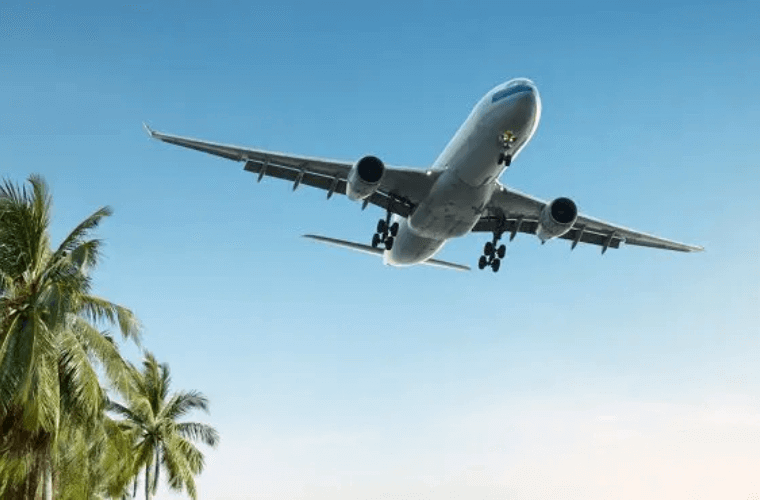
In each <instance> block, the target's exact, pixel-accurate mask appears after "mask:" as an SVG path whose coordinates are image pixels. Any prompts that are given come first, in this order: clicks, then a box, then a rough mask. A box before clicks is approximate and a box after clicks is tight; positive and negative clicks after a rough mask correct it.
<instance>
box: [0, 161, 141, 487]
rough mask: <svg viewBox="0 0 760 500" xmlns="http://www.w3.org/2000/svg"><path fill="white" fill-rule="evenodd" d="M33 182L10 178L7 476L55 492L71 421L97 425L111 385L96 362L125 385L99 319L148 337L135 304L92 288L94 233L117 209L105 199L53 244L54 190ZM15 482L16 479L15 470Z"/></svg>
mask: <svg viewBox="0 0 760 500" xmlns="http://www.w3.org/2000/svg"><path fill="white" fill-rule="evenodd" d="M28 181H29V184H30V185H31V189H27V188H26V187H25V186H24V187H18V186H16V185H15V184H13V183H12V182H10V181H8V180H6V181H4V182H3V183H0V431H2V432H0V457H3V459H2V462H1V463H0V483H4V482H5V479H9V478H10V479H13V484H12V485H10V486H8V485H7V484H6V486H8V488H11V489H13V490H14V491H16V492H17V493H19V494H20V495H22V496H24V497H30V496H36V495H37V493H38V492H39V491H40V490H42V496H43V498H45V499H49V498H52V493H53V481H54V478H53V474H54V466H55V461H56V456H55V455H56V446H55V443H56V442H57V439H58V436H59V435H60V432H61V425H62V421H65V422H67V423H70V424H71V425H85V426H87V425H92V424H93V423H94V422H96V421H97V420H98V419H99V418H100V417H101V416H102V414H103V409H104V406H105V403H104V402H105V400H106V399H105V392H104V390H103V389H102V387H101V385H100V382H99V380H98V377H97V372H96V367H95V366H94V365H93V362H95V363H96V364H97V365H100V368H101V369H102V370H103V372H104V373H105V374H106V376H107V377H108V378H109V379H110V381H111V382H112V383H113V384H115V386H116V387H117V388H120V389H122V390H126V388H127V387H128V385H127V384H128V379H129V377H128V373H129V370H128V369H127V365H126V363H125V362H124V360H123V359H122V357H121V355H120V354H119V351H118V348H117V345H116V343H115V342H114V341H113V339H112V338H111V337H110V336H108V334H107V333H106V332H105V331H101V330H100V329H99V328H98V326H99V325H104V324H111V325H114V324H115V325H118V327H119V330H120V331H121V334H122V336H123V337H124V338H127V339H132V340H134V341H136V342H138V343H139V324H138V322H137V320H136V319H135V317H134V315H133V314H132V312H131V311H130V310H128V309H126V308H124V307H122V306H120V305H117V304H114V303H112V302H110V301H108V300H105V299H103V298H101V297H97V296H95V295H93V294H92V293H91V290H92V280H91V277H90V274H91V272H92V270H93V269H94V268H95V266H96V265H97V263H98V258H99V255H100V248H101V241H100V240H98V239H94V238H90V234H91V233H92V231H93V230H94V229H96V228H97V227H98V225H99V224H100V222H101V221H102V220H103V219H104V218H105V217H107V216H109V215H110V214H111V209H110V208H108V207H103V208H100V209H99V210H97V211H95V212H94V213H93V214H92V215H90V216H89V217H87V218H86V219H85V220H84V221H82V222H81V223H80V224H79V225H78V226H77V227H75V228H74V230H73V231H71V233H69V234H68V236H66V237H65V238H64V239H63V241H62V242H61V244H60V245H59V246H58V247H57V248H56V249H55V250H53V249H52V248H51V245H50V237H49V226H50V217H51V205H52V202H51V196H50V193H49V190H48V187H47V185H46V183H45V182H44V180H43V179H42V178H41V177H39V176H36V175H32V176H30V177H29V179H28ZM9 483H10V480H9Z"/></svg>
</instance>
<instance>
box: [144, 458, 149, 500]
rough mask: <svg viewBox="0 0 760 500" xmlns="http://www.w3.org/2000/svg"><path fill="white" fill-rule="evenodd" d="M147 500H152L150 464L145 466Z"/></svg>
mask: <svg viewBox="0 0 760 500" xmlns="http://www.w3.org/2000/svg"><path fill="white" fill-rule="evenodd" d="M145 500H150V462H147V463H146V464H145Z"/></svg>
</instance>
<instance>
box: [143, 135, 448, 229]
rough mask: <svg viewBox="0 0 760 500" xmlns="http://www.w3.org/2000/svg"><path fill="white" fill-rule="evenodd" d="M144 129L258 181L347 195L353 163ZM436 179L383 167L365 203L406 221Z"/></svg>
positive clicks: (415, 172)
mask: <svg viewBox="0 0 760 500" xmlns="http://www.w3.org/2000/svg"><path fill="white" fill-rule="evenodd" d="M143 126H144V127H145V130H146V131H147V132H148V134H149V135H150V136H151V137H152V138H154V139H158V140H160V141H163V142H167V143H169V144H174V145H177V146H182V147H185V148H190V149H195V150H196V151H202V152H204V153H208V154H212V155H215V156H221V157H222V158H226V159H228V160H234V161H239V162H243V163H244V166H243V169H244V170H246V171H248V172H251V173H254V174H258V180H259V181H261V179H262V178H263V177H264V176H268V177H276V178H279V179H285V180H288V181H292V182H293V189H294V190H295V189H296V188H297V187H298V186H300V185H301V184H304V185H307V186H312V187H316V188H319V189H323V190H325V191H327V197H328V198H330V197H331V196H332V195H333V193H338V194H346V178H347V176H348V172H349V171H350V170H351V167H352V166H353V162H348V161H342V160H329V159H326V158H314V157H310V156H299V155H292V154H285V153H278V152H274V151H265V150H263V149H253V148H246V147H239V146H230V145H226V144H219V143H215V142H208V141H202V140H199V139H191V138H188V137H180V136H176V135H170V134H164V133H161V132H156V131H155V130H153V129H151V128H150V127H148V126H147V125H145V124H143ZM438 175H440V173H439V172H436V171H431V172H429V173H428V172H426V171H423V170H413V169H408V168H400V167H390V166H386V168H385V174H384V175H383V179H382V181H381V183H380V187H379V189H378V190H377V191H376V192H375V193H373V194H372V195H371V196H370V197H369V198H367V199H366V200H365V202H368V203H372V204H373V205H377V206H378V207H381V208H383V209H386V210H390V211H391V213H395V214H398V215H401V216H402V217H408V216H409V214H411V212H412V210H413V209H414V207H415V206H416V205H417V204H418V203H419V202H420V200H422V199H423V198H424V197H425V196H426V195H427V193H428V192H429V191H430V189H431V187H432V185H433V183H434V182H435V180H436V179H437V178H438Z"/></svg>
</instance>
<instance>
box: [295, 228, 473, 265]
mask: <svg viewBox="0 0 760 500" xmlns="http://www.w3.org/2000/svg"><path fill="white" fill-rule="evenodd" d="M303 237H304V238H308V239H310V240H314V241H318V242H320V243H325V244H327V245H333V246H336V247H343V248H348V249H350V250H354V251H355V252H362V253H368V254H372V255H377V256H380V257H382V256H383V252H385V250H382V249H380V248H375V247H371V246H369V245H363V244H361V243H354V242H353V241H345V240H339V239H337V238H328V237H327V236H319V235H317V234H304V235H303ZM420 264H424V265H426V266H433V267H441V268H443V269H453V270H455V271H469V270H470V268H469V266H463V265H462V264H454V263H453V262H446V261H443V260H437V259H428V260H426V261H424V262H421V263H420Z"/></svg>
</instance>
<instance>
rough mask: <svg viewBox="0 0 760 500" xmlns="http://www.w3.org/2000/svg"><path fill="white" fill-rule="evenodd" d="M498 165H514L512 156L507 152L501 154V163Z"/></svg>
mask: <svg viewBox="0 0 760 500" xmlns="http://www.w3.org/2000/svg"><path fill="white" fill-rule="evenodd" d="M497 163H498V164H499V165H501V164H502V163H503V164H504V166H505V167H508V166H510V165H512V155H511V154H508V153H505V152H501V153H499V161H498V162H497Z"/></svg>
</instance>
